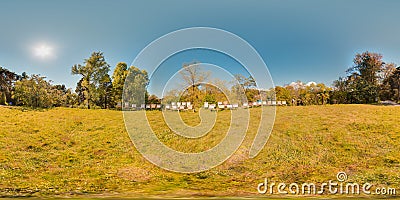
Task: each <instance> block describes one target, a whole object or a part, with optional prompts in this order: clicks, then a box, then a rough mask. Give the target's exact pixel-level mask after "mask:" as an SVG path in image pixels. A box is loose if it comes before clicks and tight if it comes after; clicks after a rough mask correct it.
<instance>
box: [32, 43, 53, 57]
mask: <svg viewBox="0 0 400 200" xmlns="http://www.w3.org/2000/svg"><path fill="white" fill-rule="evenodd" d="M52 50H53V49H52V48H51V47H50V46H48V45H40V46H38V47H36V48H35V55H36V56H37V57H40V58H47V57H49V56H51V54H52Z"/></svg>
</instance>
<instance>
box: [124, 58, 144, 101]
mask: <svg viewBox="0 0 400 200" xmlns="http://www.w3.org/2000/svg"><path fill="white" fill-rule="evenodd" d="M125 81H126V83H125V86H124V90H123V100H124V101H125V102H128V103H130V104H143V103H146V102H147V99H148V93H147V86H148V84H149V76H148V74H147V71H146V70H140V69H139V68H137V67H135V66H131V67H129V69H128V73H127V76H126V79H125Z"/></svg>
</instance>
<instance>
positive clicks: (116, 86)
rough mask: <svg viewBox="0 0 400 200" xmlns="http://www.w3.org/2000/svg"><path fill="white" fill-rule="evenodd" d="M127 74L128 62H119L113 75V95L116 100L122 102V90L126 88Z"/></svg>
mask: <svg viewBox="0 0 400 200" xmlns="http://www.w3.org/2000/svg"><path fill="white" fill-rule="evenodd" d="M127 74H128V71H127V65H126V63H124V62H120V63H118V64H117V66H116V67H115V70H114V73H113V75H112V80H113V81H112V86H113V93H114V94H113V96H114V101H115V102H120V103H122V91H123V89H124V83H125V79H126V75H127Z"/></svg>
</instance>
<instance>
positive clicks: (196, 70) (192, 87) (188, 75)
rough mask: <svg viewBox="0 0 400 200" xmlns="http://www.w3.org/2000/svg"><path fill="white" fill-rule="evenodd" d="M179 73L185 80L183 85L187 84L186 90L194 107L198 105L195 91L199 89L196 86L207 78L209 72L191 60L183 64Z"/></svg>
mask: <svg viewBox="0 0 400 200" xmlns="http://www.w3.org/2000/svg"><path fill="white" fill-rule="evenodd" d="M180 75H181V77H182V79H183V81H184V82H185V86H189V88H187V92H188V95H189V96H190V99H191V102H193V105H194V106H195V107H198V102H199V101H201V100H199V99H200V98H199V96H198V93H197V91H199V88H198V87H199V86H200V85H201V84H202V83H204V82H205V81H206V80H207V79H208V77H209V76H210V73H209V72H205V71H203V70H202V68H201V67H200V64H199V63H197V62H193V63H189V64H184V65H183V69H182V71H180Z"/></svg>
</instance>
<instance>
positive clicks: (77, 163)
mask: <svg viewBox="0 0 400 200" xmlns="http://www.w3.org/2000/svg"><path fill="white" fill-rule="evenodd" d="M260 111H261V109H260V108H253V109H251V121H252V122H254V124H257V122H258V121H259V118H258V116H259V114H260ZM147 115H148V117H149V119H150V120H151V121H152V122H154V123H152V127H153V128H154V129H155V130H157V131H156V133H157V136H158V137H159V138H160V140H161V141H163V142H165V143H166V144H167V145H169V146H171V147H172V148H176V149H178V150H180V151H191V152H198V151H203V150H205V149H207V148H210V147H212V146H213V145H215V144H217V143H218V142H219V141H220V140H221V139H222V138H223V136H224V135H223V133H225V132H226V129H227V127H228V126H229V122H227V121H229V120H227V119H229V118H230V112H229V111H222V112H218V116H217V124H218V125H217V126H215V127H214V129H213V130H212V132H211V133H210V134H209V135H207V136H205V137H203V138H201V139H200V141H197V143H196V141H192V140H191V141H185V140H183V139H181V138H179V137H178V136H175V135H174V134H173V133H172V132H171V131H170V130H169V129H168V127H167V126H166V125H165V124H164V123H163V121H162V114H161V112H158V111H150V112H148V113H147ZM181 116H182V118H183V119H184V121H185V122H187V123H189V124H191V125H196V124H198V123H199V122H200V120H199V117H198V115H197V113H190V112H186V113H182V114H181ZM399 116H400V107H389V106H387V107H384V106H373V105H328V106H307V107H279V108H278V109H277V115H276V121H275V126H274V130H273V132H272V134H271V137H270V139H269V141H268V143H267V145H266V146H265V147H264V149H263V150H262V151H261V153H260V154H259V155H258V156H257V157H256V158H253V159H249V158H247V151H248V149H249V145H250V144H251V141H252V140H253V138H254V136H255V134H256V131H257V128H258V127H257V126H250V128H249V129H248V133H247V136H246V138H245V141H244V143H243V145H242V147H241V148H240V149H239V150H238V152H237V153H236V154H235V155H234V156H233V157H231V158H230V159H229V160H227V161H226V162H225V163H223V164H222V165H220V166H218V167H216V168H214V169H211V170H209V171H206V172H201V173H194V174H181V173H173V172H169V171H165V170H162V169H160V168H158V167H156V166H154V165H153V164H151V163H149V162H148V161H147V160H145V159H144V158H143V157H142V156H141V154H139V153H138V152H137V151H136V149H135V147H134V146H133V144H132V142H131V140H130V138H129V136H128V133H127V132H126V130H125V126H124V122H123V115H122V113H121V112H118V111H111V110H83V109H68V108H56V109H50V110H42V111H38V110H24V109H21V108H7V107H0V127H1V129H0V196H2V197H15V196H37V197H43V196H46V197H48V196H51V197H54V196H57V197H66V196H68V197H71V196H72V197H105V196H106V197H145V196H150V197H154V196H156V197H159V196H166V197H196V196H197V197H199V196H201V197H210V196H241V197H248V196H252V197H271V196H270V195H259V194H258V193H257V185H258V183H261V182H263V180H264V178H268V179H269V180H271V181H275V182H277V183H279V182H285V183H289V184H290V183H292V182H296V183H303V182H315V183H322V182H326V181H328V180H336V174H337V173H338V172H340V171H344V172H346V173H347V175H348V177H349V181H353V182H358V183H364V182H369V183H372V184H373V185H374V187H391V188H396V189H397V193H400V119H399ZM252 124H253V123H252ZM273 197H274V196H273ZM278 197H280V196H278ZM283 197H286V196H283ZM288 197H289V196H288ZM330 197H341V196H340V195H339V196H337V195H336V196H330ZM372 197H373V198H377V197H378V196H372ZM379 197H382V196H379Z"/></svg>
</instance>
